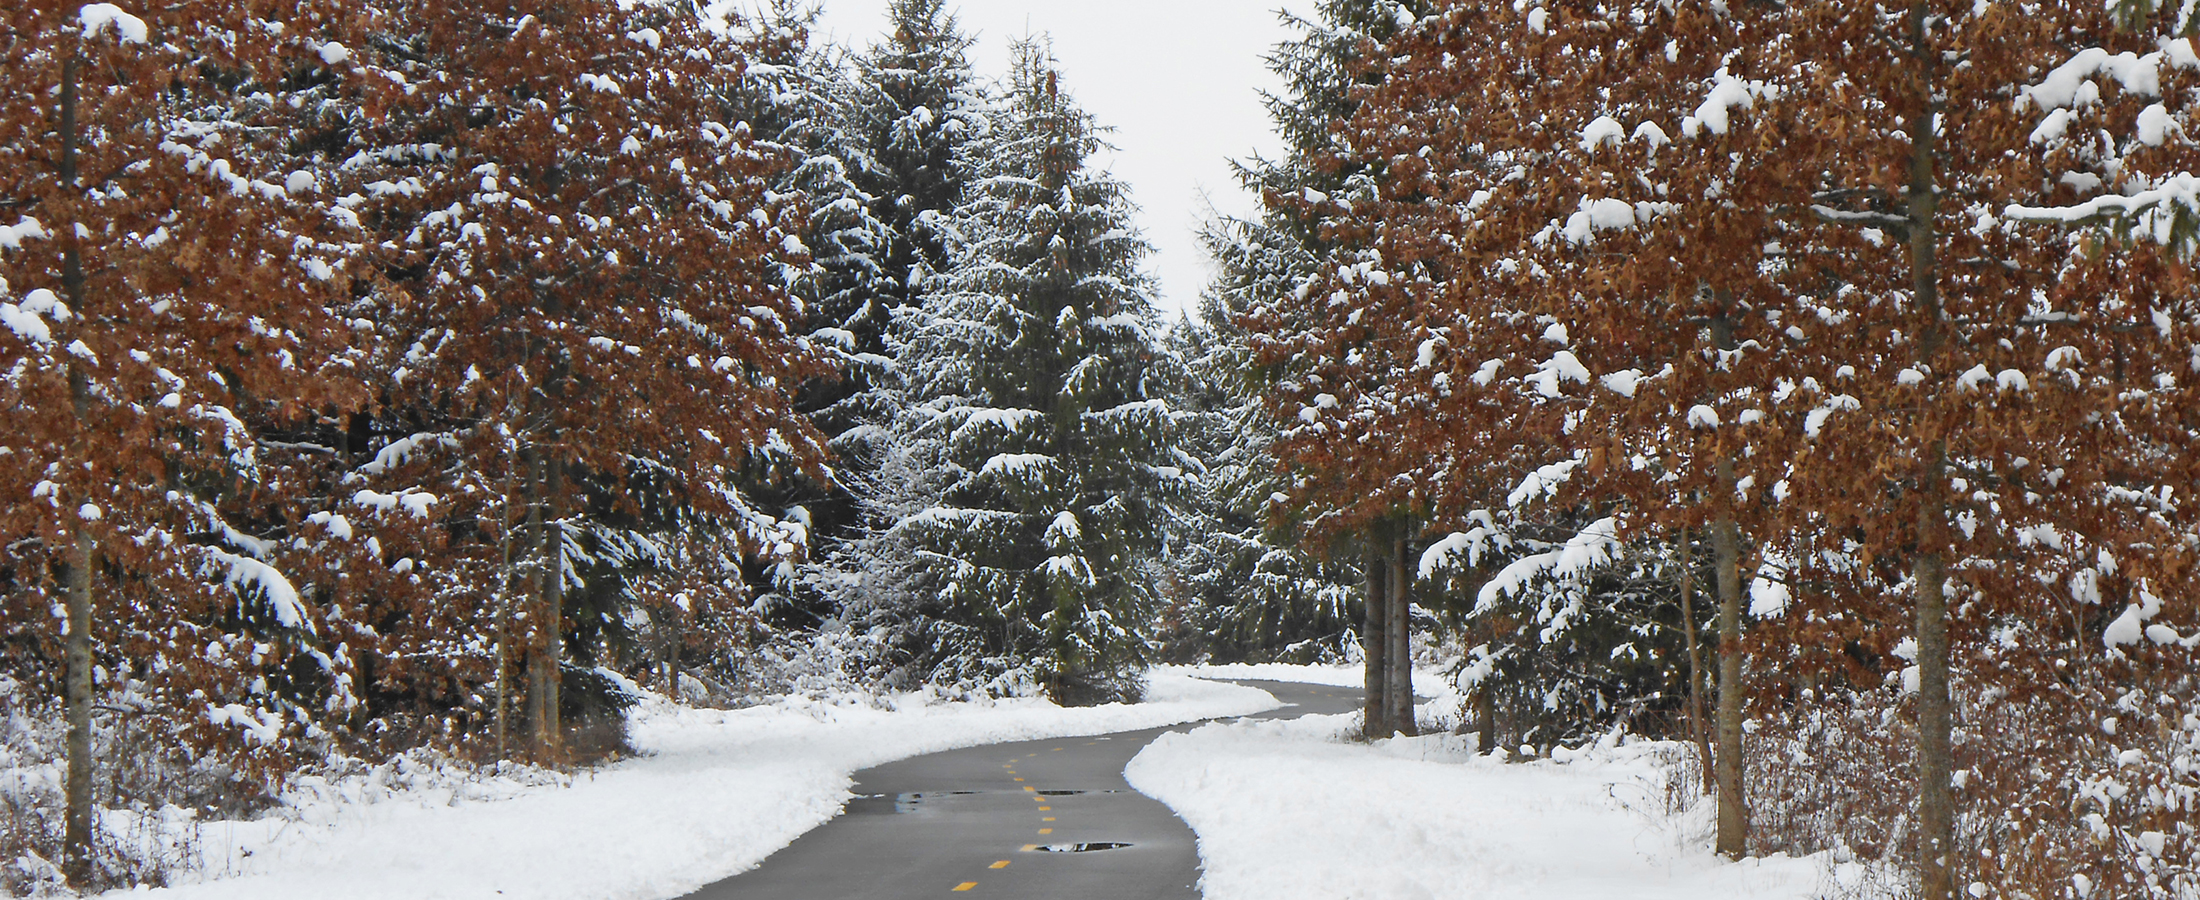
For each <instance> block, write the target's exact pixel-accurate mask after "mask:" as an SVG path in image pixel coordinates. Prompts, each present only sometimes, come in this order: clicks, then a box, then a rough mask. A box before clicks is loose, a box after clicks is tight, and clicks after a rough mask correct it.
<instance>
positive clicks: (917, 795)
mask: <svg viewBox="0 0 2200 900" xmlns="http://www.w3.org/2000/svg"><path fill="white" fill-rule="evenodd" d="M1121 793H1124V792H1123V791H1120V790H1098V791H919V792H914V793H906V794H862V795H859V796H857V797H856V798H855V799H853V800H850V801H848V811H849V812H851V813H914V812H921V811H923V810H924V806H925V804H926V803H928V802H931V801H934V800H937V799H939V798H942V797H964V796H969V795H972V794H1013V795H1019V796H1030V795H1032V794H1038V795H1040V796H1043V797H1074V796H1077V795H1080V794H1121Z"/></svg>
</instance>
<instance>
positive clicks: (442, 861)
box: [115, 672, 1277, 900]
mask: <svg viewBox="0 0 2200 900" xmlns="http://www.w3.org/2000/svg"><path fill="white" fill-rule="evenodd" d="M898 705H899V706H900V708H899V709H896V710H891V711H889V710H884V709H878V708H874V707H872V706H870V705H868V704H866V703H863V702H861V701H858V700H855V699H850V700H848V701H846V702H843V703H819V702H788V703H782V704H779V705H775V706H766V707H757V708H752V709H744V710H735V711H716V710H693V709H685V708H679V707H673V706H670V705H667V704H663V703H661V702H652V703H650V704H648V705H647V706H645V708H642V709H639V710H637V714H636V717H635V719H634V720H633V727H632V733H633V740H634V744H635V745H636V746H637V747H639V748H640V749H641V750H643V751H644V752H645V753H647V754H648V755H647V756H645V757H642V758H638V759H634V760H629V761H626V762H622V763H619V764H616V765H612V766H608V767H605V768H603V769H600V770H596V771H594V772H592V773H585V774H583V775H581V776H579V777H577V778H575V779H572V780H571V781H570V783H567V784H564V785H556V784H546V785H533V786H530V785H524V784H520V783H517V782H512V781H509V780H504V779H495V780H491V781H490V782H487V783H484V782H478V781H468V782H461V783H456V784H451V785H449V786H445V787H433V786H431V787H418V788H413V789H410V790H405V791H400V792H397V793H395V794H388V793H384V792H378V789H377V786H375V785H356V784H354V785H333V786H329V787H327V788H325V789H324V790H322V791H321V792H320V793H319V795H318V797H317V798H316V797H315V795H314V792H312V791H310V790H309V791H304V792H301V794H300V795H299V800H298V802H297V803H295V804H294V805H292V806H290V807H286V808H285V809H284V810H281V811H280V812H282V813H283V814H282V815H276V816H269V817H267V818H263V819H261V820H258V821H253V822H239V823H209V824H207V825H206V826H204V827H203V828H202V829H201V832H200V838H199V840H200V850H201V852H202V853H204V854H205V855H206V857H207V860H208V862H207V866H206V872H205V875H206V876H207V880H204V881H201V882H199V883H196V884H186V885H183V886H180V887H174V888H168V889H164V890H158V891H153V892H152V895H154V896H159V897H167V898H177V900H182V898H194V900H195V898H209V900H211V898H221V900H263V898H264V900H297V898H301V897H311V898H314V900H346V898H360V900H366V898H373V900H439V898H453V900H458V898H464V900H515V898H527V900H565V898H572V900H661V898H668V897H677V896H680V895H683V894H686V893H688V892H691V891H693V890H694V889H696V888H698V887H701V886H703V885H705V884H709V883H711V882H713V881H716V880H718V879H721V878H725V877H727V876H729V875H733V874H735V873H737V872H741V871H744V870H746V869H749V868H751V867H753V866H755V865H756V864H757V863H759V862H761V861H762V860H763V859H764V857H765V856H768V855H770V854H771V853H772V851H774V850H777V849H779V848H780V847H783V846H786V845H787V844H788V843H789V842H791V841H793V840H794V839H795V838H796V837H797V836H799V835H801V834H802V833H803V832H805V831H808V830H810V829H811V828H815V827H817V826H818V825H819V824H822V823H823V822H825V821H826V820H828V819H830V818H832V817H833V816H834V815H835V814H837V813H838V812H839V811H840V808H841V805H842V803H844V802H845V801H846V800H847V799H848V798H849V796H850V795H849V793H848V787H849V785H850V779H849V776H850V775H851V774H852V773H854V772H856V771H857V770H860V769H864V768H868V767H870V766H874V765H878V764H880V763H885V762H890V761H893V760H896V759H902V758H905V757H910V756H915V755H918V754H923V753H931V752H935V751H940V750H950V749H954V748H958V747H969V746H976V745H980V744H988V743H995V742H1001V741H1016V740H1037V739H1042V738H1050V737H1065V736H1074V735H1086V734H1103V733H1107V732H1115V731H1128V730H1133V729H1140V728H1152V727H1157V726H1162V725H1170V724H1175V723H1179V722H1189V721H1195V720H1198V719H1205V718H1213V717H1218V716H1236V715H1245V714H1249V713H1255V712H1261V711H1264V710H1269V709H1274V708H1276V706H1277V703H1276V700H1275V698H1274V697H1271V696H1269V695H1268V694H1267V693H1266V692H1264V691H1259V690H1254V689H1252V688H1246V687H1239V686H1236V685H1229V684H1219V683H1215V682H1209V681H1201V680H1198V679H1194V678H1190V677H1187V676H1185V675H1183V674H1181V673H1176V672H1158V673H1155V674H1154V675H1153V677H1152V682H1151V687H1150V689H1149V691H1148V700H1147V702H1145V703H1141V704H1137V705H1134V706H1123V705H1111V706H1102V707H1093V708H1088V709H1061V708H1059V707H1056V706H1054V705H1053V704H1050V703H1047V702H1045V701H1043V700H1013V701H1004V702H1000V703H994V704H984V705H979V704H971V703H948V704H936V705H925V704H923V703H922V702H921V700H918V699H917V698H902V702H901V703H899V704H898ZM426 783H428V784H435V783H436V782H435V780H434V779H427V780H426ZM377 796H380V797H384V799H382V800H381V801H380V802H365V801H366V799H367V798H373V797H377ZM119 895H120V892H118V893H117V894H116V895H115V896H119ZM132 896H137V895H135V894H133V895H132Z"/></svg>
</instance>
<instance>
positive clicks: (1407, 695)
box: [1385, 525, 1420, 735]
mask: <svg viewBox="0 0 2200 900" xmlns="http://www.w3.org/2000/svg"><path fill="white" fill-rule="evenodd" d="M1407 531H1408V529H1406V528H1405V527H1403V526H1402V525H1401V526H1400V527H1399V528H1398V530H1397V531H1396V532H1395V533H1394V534H1393V535H1392V537H1391V545H1390V549H1391V552H1390V598H1389V600H1390V653H1389V658H1388V659H1387V660H1385V662H1387V663H1389V669H1390V677H1389V678H1388V679H1386V681H1387V682H1388V685H1387V689H1388V692H1389V698H1388V702H1389V704H1390V710H1389V713H1390V714H1389V716H1388V718H1389V719H1390V729H1391V731H1392V732H1394V733H1403V734H1407V735H1412V734H1416V733H1418V732H1419V731H1420V723H1419V722H1417V721H1415V719H1414V714H1413V573H1412V572H1411V571H1410V570H1408V569H1407V568H1406V534H1407Z"/></svg>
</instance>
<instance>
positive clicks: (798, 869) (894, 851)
mask: <svg viewBox="0 0 2200 900" xmlns="http://www.w3.org/2000/svg"><path fill="white" fill-rule="evenodd" d="M1239 683H1240V684H1248V685H1252V686H1254V687H1258V688H1261V689H1262V690H1266V691H1268V692H1269V693H1271V694H1274V695H1275V696H1276V699H1278V700H1281V701H1283V702H1284V703H1287V704H1293V705H1291V706H1285V707H1284V708H1282V709H1278V710H1275V711H1273V712H1268V713H1263V714H1261V715H1258V716H1250V717H1248V718H1291V717H1296V716H1300V715H1306V714H1309V713H1340V712H1351V711H1353V710H1356V709H1358V708H1359V706H1360V691H1359V689H1358V688H1343V687H1328V686H1324V685H1311V684H1295V683H1287V682H1274V681H1241V682H1239ZM1195 724H1196V723H1195ZM1191 727H1193V726H1192V725H1179V726H1176V727H1174V728H1156V729H1149V730H1146V731H1131V732H1123V733H1120V734H1111V735H1105V736H1100V737H1081V738H1063V739H1060V740H1049V741H1024V742H1020V743H1013V744H989V745H986V746H983V747H971V748H967V749H963V750H950V751H946V752H943V753H932V754H927V755H925V756H918V757H912V758H910V759H905V760H901V761H899V762H893V763H888V764H886V765H883V766H878V767H876V768H871V769H865V770H863V771H861V772H858V773H856V784H855V787H854V788H853V791H854V793H855V794H856V795H857V799H855V800H851V801H849V803H848V805H847V808H846V809H845V810H843V811H842V813H841V815H840V816H839V817H837V818H835V819H833V820H832V821H830V822H827V823H825V824H824V825H821V826H819V827H817V828H816V829H813V830H812V831H810V832H809V833H808V834H805V835H803V836H802V837H801V838H798V839H797V840H796V841H795V842H794V843H792V844H789V845H788V846H787V847H785V848H784V849H781V850H780V851H779V852H777V853H774V854H772V855H771V857H770V858H768V859H766V860H764V862H763V864H762V865H760V866H758V867H756V868H754V869H751V870H749V871H747V872H743V873H741V874H739V875H736V876H734V877H732V878H728V879H726V880H724V881H721V882H718V883H716V884H713V885H710V886H708V887H705V888H703V889H702V890H700V891H697V892H696V893H694V894H691V895H689V898H688V900H766V898H769V900H859V898H860V900H890V898H948V897H955V896H967V897H970V898H973V900H975V898H980V897H1046V898H1049V900H1087V898H1090V900H1149V898H1151V900H1163V898H1167V900H1192V898H1197V897H1198V896H1199V888H1198V882H1199V850H1198V846H1197V844H1196V842H1195V840H1194V838H1193V836H1192V830H1191V829H1190V828H1188V827H1186V826H1185V825H1184V823H1183V821H1182V820H1180V819H1178V818H1177V817H1176V814H1175V813H1173V812H1171V811H1170V810H1169V808H1168V807H1167V806H1164V805H1162V804H1161V802H1160V801H1157V800H1154V799H1153V798H1151V797H1147V796H1146V795H1144V794H1140V793H1138V792H1137V791H1134V790H1132V789H1131V786H1130V784H1129V783H1127V782H1125V781H1124V780H1123V767H1124V766H1125V765H1127V764H1129V763H1130V760H1131V757H1133V756H1137V755H1138V751H1139V750H1141V749H1144V748H1145V746H1146V744H1147V742H1149V741H1152V740H1153V739H1154V738H1155V737H1156V736H1158V735H1160V734H1162V733H1163V732H1167V731H1182V730H1185V729H1188V728H1191ZM734 814H736V815H738V813H737V812H736V813H734ZM1108 844H1121V845H1124V846H1119V847H1105V846H1104V845H1108Z"/></svg>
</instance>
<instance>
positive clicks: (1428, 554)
mask: <svg viewBox="0 0 2200 900" xmlns="http://www.w3.org/2000/svg"><path fill="white" fill-rule="evenodd" d="M1468 518H1470V519H1473V520H1474V521H1475V522H1476V523H1478V524H1476V525H1475V526H1474V527H1473V528H1469V529H1467V530H1466V531H1464V532H1453V533H1452V534H1450V535H1448V536H1446V537H1445V538H1444V539H1443V540H1440V541H1437V542H1436V543H1434V544H1431V545H1429V548H1428V549H1427V550H1424V551H1422V553H1421V569H1420V573H1421V574H1420V577H1421V580H1423V581H1427V580H1429V579H1431V578H1435V577H1436V575H1437V573H1439V572H1442V571H1445V570H1447V569H1462V568H1464V569H1472V568H1477V567H1479V566H1481V565H1482V557H1483V555H1485V554H1487V553H1488V552H1489V551H1491V550H1504V549H1507V548H1509V547H1511V546H1512V536H1511V535H1509V534H1507V533H1506V532H1505V530H1504V529H1501V528H1499V527H1497V520H1496V519H1495V518H1493V517H1492V516H1491V515H1490V513H1489V511H1488V510H1483V509H1478V510H1475V511H1474V513H1473V515H1470V516H1468ZM1462 563H1463V565H1462Z"/></svg>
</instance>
